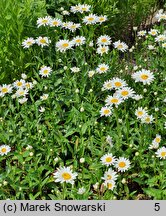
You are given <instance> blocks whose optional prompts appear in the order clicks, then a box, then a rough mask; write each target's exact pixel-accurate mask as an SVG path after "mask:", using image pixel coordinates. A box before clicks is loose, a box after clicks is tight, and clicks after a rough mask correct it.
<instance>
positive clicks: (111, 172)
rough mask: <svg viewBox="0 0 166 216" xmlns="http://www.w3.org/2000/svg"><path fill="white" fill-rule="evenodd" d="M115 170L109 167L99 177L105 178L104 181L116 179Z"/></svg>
mask: <svg viewBox="0 0 166 216" xmlns="http://www.w3.org/2000/svg"><path fill="white" fill-rule="evenodd" d="M117 177H118V176H117V172H115V171H114V170H112V168H109V169H108V171H106V172H105V173H104V176H103V177H101V179H103V180H105V181H110V180H112V181H116V179H117Z"/></svg>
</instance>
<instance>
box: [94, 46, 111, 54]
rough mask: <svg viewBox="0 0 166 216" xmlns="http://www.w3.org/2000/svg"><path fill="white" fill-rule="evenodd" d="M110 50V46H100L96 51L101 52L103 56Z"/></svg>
mask: <svg viewBox="0 0 166 216" xmlns="http://www.w3.org/2000/svg"><path fill="white" fill-rule="evenodd" d="M108 51H109V47H108V46H99V47H98V48H97V51H96V52H97V54H100V55H101V56H102V55H103V54H104V53H106V54H108Z"/></svg>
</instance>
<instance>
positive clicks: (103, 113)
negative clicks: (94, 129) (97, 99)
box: [100, 107, 112, 117]
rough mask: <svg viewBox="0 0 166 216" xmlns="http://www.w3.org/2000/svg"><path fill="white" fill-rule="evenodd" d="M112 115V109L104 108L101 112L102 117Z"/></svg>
mask: <svg viewBox="0 0 166 216" xmlns="http://www.w3.org/2000/svg"><path fill="white" fill-rule="evenodd" d="M111 114H112V111H111V108H110V107H102V108H101V110H100V116H106V117H107V116H110V115H111Z"/></svg>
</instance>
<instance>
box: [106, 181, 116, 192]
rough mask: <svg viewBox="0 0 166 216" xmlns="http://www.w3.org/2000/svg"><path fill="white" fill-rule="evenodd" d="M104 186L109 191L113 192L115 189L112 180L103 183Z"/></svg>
mask: <svg viewBox="0 0 166 216" xmlns="http://www.w3.org/2000/svg"><path fill="white" fill-rule="evenodd" d="M104 186H106V187H107V188H108V189H109V190H113V189H114V188H115V182H114V181H113V180H109V181H105V182H104Z"/></svg>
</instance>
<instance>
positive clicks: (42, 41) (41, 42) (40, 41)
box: [36, 36, 51, 47]
mask: <svg viewBox="0 0 166 216" xmlns="http://www.w3.org/2000/svg"><path fill="white" fill-rule="evenodd" d="M36 43H37V44H38V46H41V47H44V46H48V45H49V44H50V43H51V40H50V39H49V38H48V37H41V36H39V37H38V38H36Z"/></svg>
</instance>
